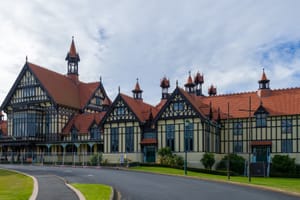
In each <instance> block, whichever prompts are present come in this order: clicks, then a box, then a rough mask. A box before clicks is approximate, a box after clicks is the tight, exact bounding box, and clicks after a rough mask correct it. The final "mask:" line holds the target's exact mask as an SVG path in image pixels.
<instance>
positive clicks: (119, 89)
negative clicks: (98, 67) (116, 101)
mask: <svg viewBox="0 0 300 200" xmlns="http://www.w3.org/2000/svg"><path fill="white" fill-rule="evenodd" d="M118 91H119V94H120V91H121V88H120V86H119V87H118Z"/></svg>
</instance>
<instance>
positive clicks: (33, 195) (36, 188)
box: [1, 168, 39, 200]
mask: <svg viewBox="0 0 300 200" xmlns="http://www.w3.org/2000/svg"><path fill="white" fill-rule="evenodd" d="M1 169H3V170H7V171H12V172H16V173H19V174H23V175H24V176H28V177H30V178H31V179H32V180H33V190H32V193H31V196H30V197H29V200H36V198H37V195H38V191H39V184H38V181H37V180H36V178H35V177H34V176H31V175H29V174H26V173H24V172H20V171H17V170H13V169H6V168H1Z"/></svg>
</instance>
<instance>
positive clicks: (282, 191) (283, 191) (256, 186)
mask: <svg viewBox="0 0 300 200" xmlns="http://www.w3.org/2000/svg"><path fill="white" fill-rule="evenodd" d="M116 170H124V171H134V172H140V173H149V174H158V175H165V176H177V177H183V178H188V179H196V180H204V181H210V182H216V183H226V184H232V185H240V186H245V187H252V188H256V189H260V190H268V191H272V192H278V193H282V194H287V195H291V196H296V197H300V193H297V192H291V191H286V190H282V189H279V188H272V187H268V186H262V185H252V184H247V183H239V182H233V181H228V180H227V181H226V180H213V179H208V178H202V177H192V176H184V175H176V174H164V173H155V172H147V171H138V170H134V169H132V170H131V169H126V168H118V169H116Z"/></svg>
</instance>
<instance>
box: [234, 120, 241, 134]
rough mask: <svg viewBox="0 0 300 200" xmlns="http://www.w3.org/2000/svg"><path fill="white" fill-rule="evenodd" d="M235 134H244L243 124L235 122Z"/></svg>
mask: <svg viewBox="0 0 300 200" xmlns="http://www.w3.org/2000/svg"><path fill="white" fill-rule="evenodd" d="M233 134H234V135H242V134H243V122H233Z"/></svg>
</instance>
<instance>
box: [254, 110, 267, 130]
mask: <svg viewBox="0 0 300 200" xmlns="http://www.w3.org/2000/svg"><path fill="white" fill-rule="evenodd" d="M255 117H256V127H266V126H267V114H266V113H258V114H256V115H255Z"/></svg>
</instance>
